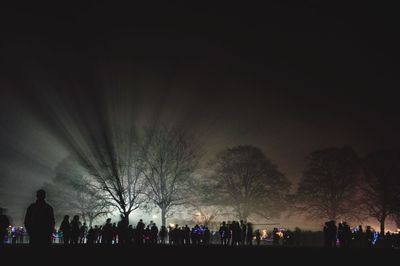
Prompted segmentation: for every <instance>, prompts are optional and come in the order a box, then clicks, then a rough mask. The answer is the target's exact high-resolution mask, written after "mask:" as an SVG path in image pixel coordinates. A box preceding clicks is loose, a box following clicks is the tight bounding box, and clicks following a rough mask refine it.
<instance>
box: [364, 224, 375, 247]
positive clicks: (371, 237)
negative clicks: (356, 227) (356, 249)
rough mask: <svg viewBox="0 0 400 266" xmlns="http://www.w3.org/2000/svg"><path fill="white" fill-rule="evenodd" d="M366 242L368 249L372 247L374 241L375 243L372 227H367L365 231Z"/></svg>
mask: <svg viewBox="0 0 400 266" xmlns="http://www.w3.org/2000/svg"><path fill="white" fill-rule="evenodd" d="M365 240H366V246H367V248H370V247H372V241H374V232H372V230H371V226H369V225H368V226H367V228H366V229H365Z"/></svg>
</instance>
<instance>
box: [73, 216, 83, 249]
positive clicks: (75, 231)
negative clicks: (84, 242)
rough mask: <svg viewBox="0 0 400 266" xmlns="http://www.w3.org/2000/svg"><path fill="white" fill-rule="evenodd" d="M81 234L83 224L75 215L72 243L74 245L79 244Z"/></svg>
mask: <svg viewBox="0 0 400 266" xmlns="http://www.w3.org/2000/svg"><path fill="white" fill-rule="evenodd" d="M80 234H81V222H80V221H79V215H75V216H74V218H73V219H72V221H71V242H72V244H78V243H79V236H80Z"/></svg>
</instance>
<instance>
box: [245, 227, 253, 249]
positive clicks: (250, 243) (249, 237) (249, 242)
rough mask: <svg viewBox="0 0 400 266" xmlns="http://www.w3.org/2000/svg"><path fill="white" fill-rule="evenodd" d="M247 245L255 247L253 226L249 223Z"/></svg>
mask: <svg viewBox="0 0 400 266" xmlns="http://www.w3.org/2000/svg"><path fill="white" fill-rule="evenodd" d="M246 244H247V245H249V246H251V245H253V226H252V225H251V223H247V231H246Z"/></svg>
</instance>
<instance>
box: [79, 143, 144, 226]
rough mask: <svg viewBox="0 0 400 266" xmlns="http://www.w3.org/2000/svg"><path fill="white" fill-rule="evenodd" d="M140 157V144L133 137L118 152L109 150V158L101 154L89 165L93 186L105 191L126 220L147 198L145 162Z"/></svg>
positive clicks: (104, 193) (109, 200) (108, 200)
mask: <svg viewBox="0 0 400 266" xmlns="http://www.w3.org/2000/svg"><path fill="white" fill-rule="evenodd" d="M139 158H140V156H139V147H138V146H137V145H136V143H134V142H133V140H132V141H131V142H129V143H126V146H125V147H120V148H119V150H118V152H116V151H114V152H111V153H108V156H107V157H106V158H104V157H103V156H102V155H101V154H99V156H98V158H97V159H96V160H94V161H93V162H91V163H90V164H86V169H88V171H89V175H90V178H89V180H90V185H91V187H92V188H94V189H97V190H98V191H102V192H103V193H102V197H103V198H104V199H105V200H106V201H107V202H108V203H109V204H110V205H112V206H114V207H115V208H117V209H118V211H119V212H120V213H121V215H122V217H123V219H126V220H129V215H130V214H131V213H132V212H133V211H134V210H136V209H138V208H139V207H141V206H142V204H143V203H144V202H145V200H146V199H145V197H144V194H143V193H144V191H145V180H144V176H143V167H142V166H143V164H142V161H141V160H140V159H139Z"/></svg>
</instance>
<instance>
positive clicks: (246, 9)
mask: <svg viewBox="0 0 400 266" xmlns="http://www.w3.org/2000/svg"><path fill="white" fill-rule="evenodd" d="M96 2H97V1H96ZM146 2H147V1H146ZM168 2H169V3H168V4H165V3H164V4H163V5H160V4H159V3H149V4H147V5H143V4H141V5H131V6H122V5H117V4H115V3H114V4H110V3H101V4H100V3H93V4H81V5H79V6H78V5H72V4H71V5H68V4H64V5H57V6H56V5H54V4H43V5H41V6H39V5H37V4H31V5H30V6H29V5H28V6H22V5H18V6H5V7H3V8H2V9H1V10H0V29H1V31H0V38H1V42H0V88H1V91H0V186H1V187H0V198H1V205H5V207H7V208H8V209H9V212H10V213H13V214H14V215H15V216H17V217H18V215H20V212H23V211H19V212H18V211H15V210H16V209H18V208H21V209H22V208H23V207H25V206H26V204H27V203H29V201H30V200H32V191H34V190H36V189H37V187H39V186H40V185H41V184H42V183H43V182H44V181H46V180H48V179H49V178H51V177H52V176H53V175H54V167H55V166H56V165H57V164H58V163H59V162H60V161H61V160H62V159H63V158H64V157H66V156H68V154H69V153H70V149H71V146H70V139H68V138H66V136H69V138H72V139H74V140H77V139H79V137H78V135H79V134H81V133H82V132H80V131H81V130H82V128H83V127H81V126H76V124H77V123H78V124H79V125H82V124H83V125H85V123H86V122H87V121H92V120H94V118H93V117H91V112H92V111H91V110H92V107H93V106H95V109H96V108H99V107H100V108H101V106H104V109H107V108H110V106H114V105H117V106H118V105H120V106H123V108H122V109H121V110H120V111H121V112H122V113H121V112H116V113H118V114H119V118H118V119H116V120H118V121H124V119H126V120H129V119H131V120H134V121H135V123H138V124H139V125H141V124H145V123H147V122H149V121H151V122H150V123H155V122H156V123H158V122H160V123H161V122H162V123H167V124H176V125H179V126H183V127H185V128H188V129H190V130H191V131H192V132H194V134H195V135H196V136H198V138H199V142H201V143H202V144H204V145H202V146H203V148H204V149H205V152H206V156H205V157H206V158H211V157H212V156H213V155H214V154H215V153H216V152H217V151H219V150H221V149H223V148H225V147H227V146H232V145H237V144H253V145H257V146H260V147H261V148H262V149H263V150H264V152H265V153H266V155H267V156H268V157H269V158H271V159H272V160H273V161H274V162H275V163H277V164H278V165H279V167H280V169H281V170H282V171H283V172H284V173H285V174H287V176H288V177H289V178H290V179H291V180H292V181H293V182H296V180H298V178H299V177H300V175H301V172H302V170H303V167H304V158H305V156H306V155H307V154H309V153H310V152H312V151H313V150H315V149H318V148H324V147H331V146H343V145H350V146H352V147H354V149H355V150H356V151H357V152H359V153H360V155H364V154H366V153H368V152H369V151H372V150H375V149H380V148H398V147H399V144H400V140H399V138H398V135H399V132H400V123H399V121H398V118H397V114H398V111H399V110H398V109H399V105H398V97H397V90H398V89H399V75H398V73H399V67H398V66H399V61H398V60H399V50H398V48H399V47H400V45H399V42H398V41H397V36H398V35H399V34H398V33H399V32H398V25H399V23H398V22H399V21H398V20H399V17H398V15H397V14H396V13H395V12H396V9H395V8H394V7H391V6H384V5H383V4H378V3H375V5H372V4H371V5H368V4H366V3H362V4H360V5H357V4H349V3H346V2H341V1H321V2H320V1H293V2H291V1H276V2H274V1H270V2H268V4H264V5H262V6H261V5H255V4H252V3H250V2H249V3H248V1H242V3H241V4H233V3H229V4H226V3H225V4H216V3H212V4H210V5H209V4H207V3H205V2H199V4H198V5H193V6H189V5H188V4H184V2H183V3H174V4H171V3H170V1H168ZM278 2H279V3H278ZM300 2H301V3H300ZM110 95H111V96H110ZM132 106H133V107H132ZM128 107H129V108H133V109H134V110H132V113H129V114H128V115H126V114H124V111H126V110H127V109H126V108H128ZM129 108H128V109H129ZM107 110H110V109H107ZM129 110H130V109H129ZM104 113H106V114H109V112H108V111H106V112H104ZM125 113H126V112H125ZM81 116H82V117H84V118H85V119H86V120H85V119H84V118H82V117H81ZM121 116H124V118H123V119H122V118H121ZM77 121H78V122H77ZM85 121H86V122H85ZM65 132H68V134H65ZM76 142H77V143H79V141H76ZM21 206H23V207H21ZM17 207H18V208H17Z"/></svg>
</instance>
